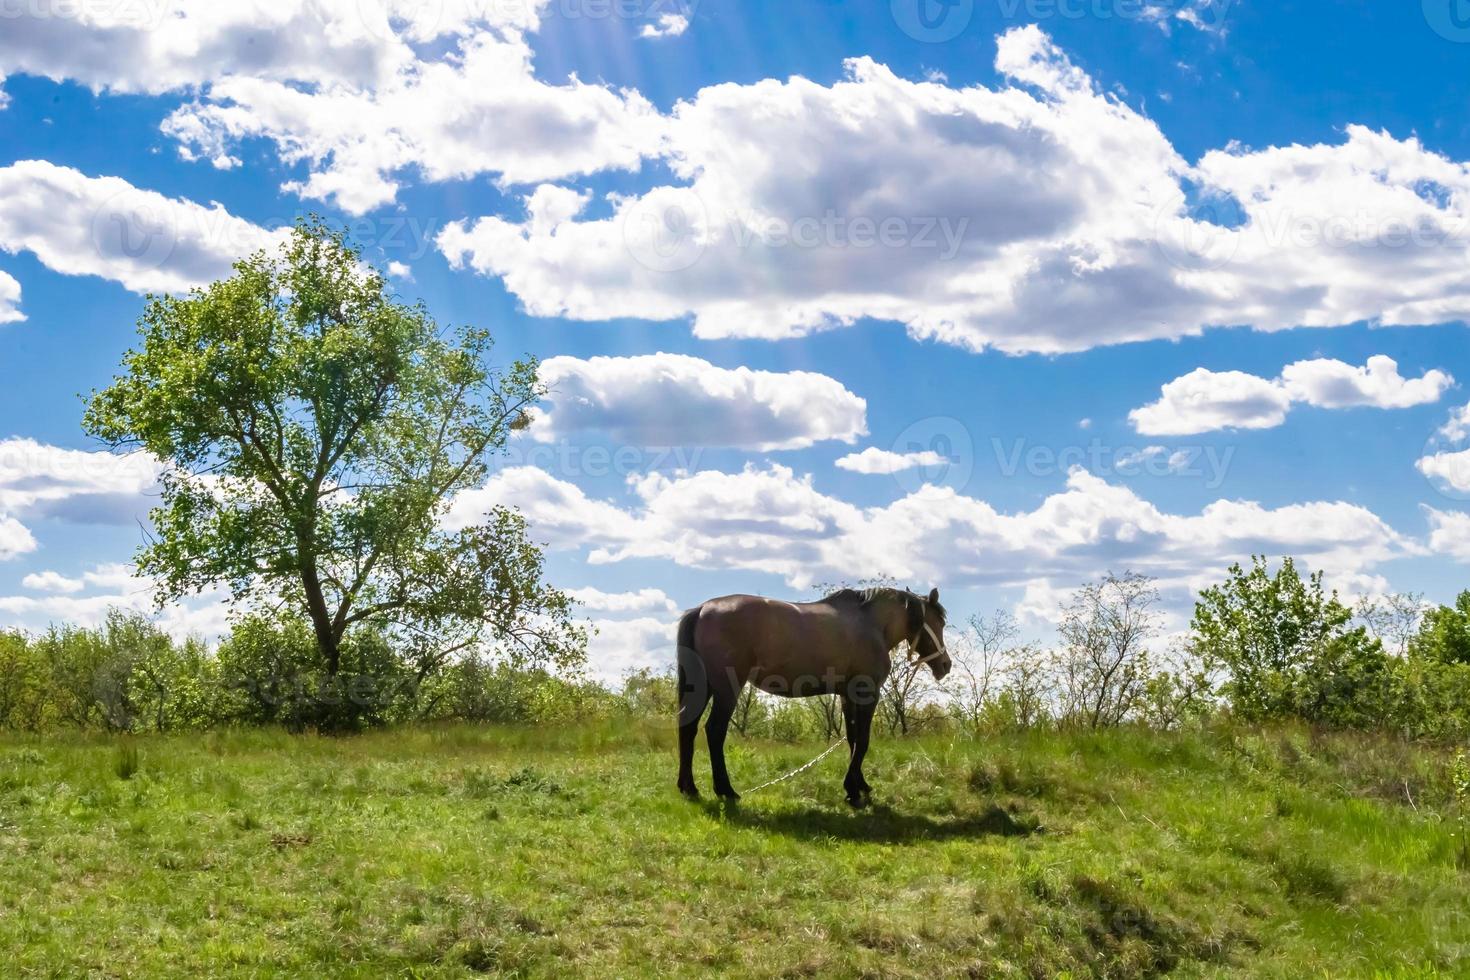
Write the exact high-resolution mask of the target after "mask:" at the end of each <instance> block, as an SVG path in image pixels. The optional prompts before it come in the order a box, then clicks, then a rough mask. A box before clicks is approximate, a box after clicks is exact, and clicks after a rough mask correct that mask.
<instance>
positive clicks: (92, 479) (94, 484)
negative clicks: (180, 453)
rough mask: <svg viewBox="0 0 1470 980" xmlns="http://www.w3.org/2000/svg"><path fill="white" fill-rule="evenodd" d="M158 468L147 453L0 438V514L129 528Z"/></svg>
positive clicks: (159, 468) (159, 469) (158, 472)
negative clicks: (91, 450) (96, 449)
mask: <svg viewBox="0 0 1470 980" xmlns="http://www.w3.org/2000/svg"><path fill="white" fill-rule="evenodd" d="M160 472H161V467H160V466H159V464H158V461H157V460H156V459H154V458H153V457H152V456H149V455H147V454H146V453H131V454H127V455H118V454H115V453H108V452H88V451H86V450H80V449H63V448H61V447H59V446H50V445H46V444H44V443H40V442H37V441H36V440H34V439H21V438H11V439H0V515H3V514H19V515H22V516H24V515H27V514H38V515H44V516H50V517H58V518H62V519H67V520H73V521H78V522H81V523H131V522H132V520H133V519H134V518H135V516H136V515H137V513H138V511H139V509H140V508H141V507H142V506H143V504H144V500H143V498H144V494H146V493H147V492H148V491H149V489H150V488H152V487H153V486H154V485H155V484H156V483H157V481H158V476H159V474H160Z"/></svg>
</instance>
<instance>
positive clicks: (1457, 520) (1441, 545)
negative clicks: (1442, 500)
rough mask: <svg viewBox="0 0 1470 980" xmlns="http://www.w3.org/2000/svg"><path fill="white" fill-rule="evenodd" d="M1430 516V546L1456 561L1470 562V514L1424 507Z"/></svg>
mask: <svg viewBox="0 0 1470 980" xmlns="http://www.w3.org/2000/svg"><path fill="white" fill-rule="evenodd" d="M1424 513H1425V516H1427V517H1428V518H1429V548H1430V550H1431V551H1433V552H1435V553H1436V554H1441V555H1448V556H1449V557H1451V558H1453V559H1454V560H1455V561H1459V562H1466V563H1470V514H1466V513H1464V512H1463V511H1445V510H1436V509H1434V508H1433V507H1425V508H1424Z"/></svg>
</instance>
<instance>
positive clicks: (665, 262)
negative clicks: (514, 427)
mask: <svg viewBox="0 0 1470 980" xmlns="http://www.w3.org/2000/svg"><path fill="white" fill-rule="evenodd" d="M996 68H997V70H998V71H999V72H1000V73H1001V74H1002V75H1003V76H1004V78H1005V79H1006V81H1005V82H1004V83H1003V84H1002V85H1000V86H999V87H997V88H994V89H992V88H986V87H981V86H976V87H971V88H953V87H950V86H948V85H946V84H943V83H942V81H939V80H928V81H909V80H906V79H903V78H900V77H898V76H896V75H895V74H894V73H893V72H892V71H890V70H889V69H888V68H886V67H884V66H882V65H880V64H877V63H876V62H874V61H872V60H870V59H866V58H858V59H853V60H852V61H850V62H849V63H848V65H847V75H846V77H845V78H844V79H843V80H841V81H839V82H837V83H835V84H833V85H830V86H823V85H818V84H816V83H814V82H811V81H808V80H806V79H803V78H799V77H797V78H792V79H790V80H788V81H785V82H780V81H774V80H766V81H761V82H757V83H754V84H749V85H741V84H722V85H716V86H712V87H709V88H706V89H703V90H701V91H700V92H699V93H698V94H697V95H696V96H694V97H693V98H691V99H689V100H687V101H684V102H681V103H679V104H678V105H677V106H676V107H675V109H674V110H673V112H672V114H671V118H670V119H669V121H668V128H667V140H666V143H665V144H664V147H665V149H664V152H665V154H666V157H667V159H668V162H669V165H670V167H671V169H672V171H673V173H674V174H675V176H676V177H677V178H679V180H680V181H682V182H681V183H676V184H670V185H667V186H659V187H654V188H652V189H650V190H648V191H646V192H644V193H642V194H639V195H636V196H624V195H613V196H611V197H609V199H608V204H609V208H608V209H604V210H603V211H602V213H600V214H597V215H595V216H587V217H583V214H584V213H585V212H583V211H581V210H568V211H563V212H561V213H559V214H558V215H557V216H556V219H555V220H536V219H535V217H534V216H530V217H527V218H526V219H525V220H523V221H516V220H508V219H507V218H505V217H501V216H491V217H484V218H480V219H479V220H475V221H465V222H461V223H459V224H457V225H453V226H450V227H449V228H448V229H446V231H445V232H444V233H443V234H442V235H441V237H440V241H439V244H440V247H441V249H442V250H443V251H444V253H445V254H446V256H447V257H448V258H449V259H450V261H451V262H453V263H454V264H456V265H463V266H467V267H470V268H473V269H475V270H477V271H480V272H482V273H485V274H487V275H494V276H498V277H501V278H502V279H503V280H504V281H505V283H506V285H507V286H508V288H509V289H510V290H511V291H512V292H514V293H515V294H516V295H517V296H518V297H519V298H520V299H521V301H522V302H523V303H524V305H525V306H526V308H527V309H528V310H529V311H530V312H532V313H533V314H536V315H543V316H567V317H572V318H576V319H585V320H600V319H607V318H613V317H643V318H649V319H657V320H666V319H674V318H681V317H692V319H693V327H694V331H695V333H696V334H697V335H699V336H702V337H711V338H714V337H766V338H779V337H790V336H795V335H800V334H804V333H809V332H811V331H814V330H820V329H828V328H832V327H838V326H843V325H846V324H850V323H853V322H855V321H857V320H858V319H861V318H868V317H871V318H877V319H882V320H890V321H896V322H899V323H901V324H904V325H905V326H906V327H907V329H908V330H909V332H910V333H911V334H913V335H914V336H916V337H920V338H935V339H939V340H943V341H947V342H950V343H954V344H959V345H961V346H964V347H968V348H971V349H982V348H985V347H989V346H994V347H998V348H1001V349H1004V350H1007V351H1043V352H1059V351H1075V350H1084V349H1088V348H1091V347H1095V346H1098V345H1102V344H1114V343H1122V342H1127V341H1136V340H1144V339H1151V338H1163V337H1167V338H1177V337H1180V336H1185V335H1190V334H1197V333H1199V332H1201V331H1202V330H1204V329H1206V328H1208V327H1212V326H1228V325H1250V326H1254V327H1256V328H1259V329H1266V330H1277V329H1286V328H1290V327H1296V326H1322V327H1325V326H1335V325H1341V324H1347V323H1352V322H1357V321H1361V320H1373V321H1377V322H1380V323H1384V324H1418V323H1432V322H1444V321H1447V320H1454V319H1463V318H1465V317H1466V316H1467V315H1470V274H1467V273H1466V271H1465V270H1466V268H1467V262H1466V259H1467V243H1470V238H1467V235H1466V234H1465V232H1466V228H1467V218H1470V171H1467V169H1466V167H1465V166H1464V165H1463V164H1461V163H1458V162H1454V161H1451V160H1449V159H1446V158H1445V157H1443V156H1440V155H1437V154H1435V153H1432V152H1430V151H1428V150H1426V149H1425V148H1424V147H1423V146H1422V145H1421V144H1420V143H1419V142H1418V141H1417V140H1415V139H1407V140H1399V139H1395V138H1393V137H1392V136H1389V135H1388V134H1385V133H1377V132H1373V131H1370V130H1368V129H1365V128H1363V127H1360V126H1349V127H1347V129H1346V138H1345V140H1344V141H1343V142H1341V143H1338V144H1333V145H1328V144H1318V145H1313V146H1292V147H1288V148H1267V149H1264V150H1260V151H1248V150H1244V149H1241V148H1239V147H1236V146H1234V145H1232V146H1231V147H1230V148H1228V149H1226V150H1216V151H1211V152H1209V153H1206V154H1205V155H1204V156H1203V157H1202V158H1201V159H1200V160H1199V161H1198V163H1196V164H1190V163H1189V162H1188V161H1186V160H1185V159H1184V158H1182V157H1181V156H1180V155H1179V153H1178V152H1177V151H1176V150H1175V149H1174V147H1173V145H1172V144H1171V143H1170V142H1169V140H1168V139H1167V138H1165V136H1164V135H1163V134H1162V133H1161V132H1160V130H1159V129H1158V127H1157V126H1156V125H1155V124H1154V123H1153V121H1152V120H1150V119H1148V118H1147V117H1145V116H1143V115H1141V114H1140V113H1138V112H1136V111H1134V110H1133V109H1131V108H1129V107H1128V106H1126V105H1124V104H1122V103H1121V102H1119V101H1118V100H1116V99H1114V98H1112V97H1110V96H1109V95H1107V94H1105V93H1103V92H1102V91H1100V90H1099V87H1098V86H1097V85H1095V84H1094V83H1093V81H1092V79H1091V78H1089V76H1088V75H1087V74H1086V73H1085V72H1083V71H1082V70H1081V69H1080V68H1078V67H1077V66H1076V65H1074V64H1073V63H1072V62H1071V61H1070V60H1069V59H1068V58H1067V56H1066V55H1065V54H1064V53H1063V52H1062V51H1061V50H1060V49H1059V48H1057V47H1056V45H1054V44H1053V43H1052V42H1051V40H1050V39H1049V38H1048V37H1047V36H1046V35H1045V34H1044V33H1042V32H1041V31H1040V30H1038V29H1037V28H1035V27H1026V28H1020V29H1016V30H1012V31H1009V32H1007V33H1006V34H1004V35H1002V36H1001V37H1000V39H999V42H998V50H997V57H996ZM1060 173H1065V174H1067V175H1068V179H1067V180H1065V181H1061V180H1057V179H1056V177H1055V175H1056V174H1060ZM533 197H534V195H533ZM582 200H583V201H584V202H585V200H586V199H585V198H583V199H582ZM1343 201H1351V202H1352V210H1351V211H1350V212H1344V209H1343V206H1342V202H1343ZM1216 205H1226V206H1228V210H1229V211H1230V212H1232V213H1236V214H1238V215H1239V218H1240V220H1239V221H1228V222H1216V221H1214V220H1212V219H1211V209H1212V208H1214V207H1215V206H1216ZM609 211H610V213H608V212H609Z"/></svg>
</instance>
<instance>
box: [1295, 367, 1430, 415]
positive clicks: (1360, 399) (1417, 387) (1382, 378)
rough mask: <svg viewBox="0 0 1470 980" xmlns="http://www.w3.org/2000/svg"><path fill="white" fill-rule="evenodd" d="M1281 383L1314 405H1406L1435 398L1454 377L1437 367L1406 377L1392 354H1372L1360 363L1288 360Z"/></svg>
mask: <svg viewBox="0 0 1470 980" xmlns="http://www.w3.org/2000/svg"><path fill="white" fill-rule="evenodd" d="M1281 383H1282V385H1283V386H1284V387H1285V388H1286V390H1287V391H1288V392H1289V393H1290V394H1291V397H1292V399H1293V400H1295V401H1303V402H1306V403H1307V404H1308V405H1315V406H1317V407H1318V408H1355V407H1359V406H1366V407H1371V408H1410V407H1412V406H1414V405H1426V404H1429V403H1431V402H1437V401H1439V399H1440V396H1441V395H1443V394H1444V393H1445V392H1446V391H1447V390H1449V388H1450V387H1451V386H1452V385H1454V383H1455V379H1454V378H1452V377H1450V375H1449V374H1447V373H1446V372H1444V371H1440V370H1431V371H1426V372H1425V373H1424V375H1423V376H1422V377H1419V378H1412V379H1406V378H1404V377H1402V376H1401V375H1400V374H1399V366H1398V363H1397V362H1395V361H1394V359H1393V358H1391V357H1387V356H1385V355H1383V354H1375V355H1374V356H1372V357H1370V358H1368V363H1367V364H1366V365H1364V366H1363V367H1354V366H1353V365H1351V364H1344V363H1343V362H1342V361H1337V360H1332V359H1330V358H1318V359H1316V360H1311V361H1298V362H1297V363H1295V364H1288V365H1287V366H1286V368H1285V369H1284V370H1282V372H1281Z"/></svg>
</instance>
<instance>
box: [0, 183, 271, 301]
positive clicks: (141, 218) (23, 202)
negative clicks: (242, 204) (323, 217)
mask: <svg viewBox="0 0 1470 980" xmlns="http://www.w3.org/2000/svg"><path fill="white" fill-rule="evenodd" d="M284 234H285V232H284V231H275V232H271V231H267V230H266V229H264V228H260V227H258V226H256V225H253V224H251V223H250V222H248V221H244V220H242V219H240V218H236V217H234V216H233V215H231V214H230V213H229V212H227V211H226V210H225V209H224V208H223V207H222V206H220V205H219V204H211V205H210V206H209V207H204V206H203V205H200V204H196V203H194V202H193V201H186V200H182V199H178V198H170V197H165V196H163V195H162V194H158V193H155V192H153V191H147V190H140V189H138V188H136V187H134V186H133V185H132V184H129V183H128V182H127V181H125V180H122V179H120V178H117V177H88V176H86V175H84V174H82V173H81V172H79V171H77V170H73V169H71V168H70V167H58V166H56V165H55V164H52V163H48V162H46V161H43V160H22V161H21V162H19V163H15V164H12V165H10V166H8V167H0V250H3V251H6V252H21V251H27V252H31V253H34V254H35V256H36V258H37V259H39V260H40V261H41V263H42V264H43V265H45V266H46V267H47V268H49V269H52V270H53V271H56V272H60V273H64V274H66V275H74V276H99V277H101V278H103V279H110V280H112V281H113V282H117V283H121V284H122V285H123V286H124V287H125V288H127V289H130V290H132V291H133V292H137V293H142V292H181V291H184V290H187V289H189V288H190V287H192V286H198V285H203V284H207V283H209V282H211V281H212V280H214V279H218V278H221V277H223V276H226V275H228V274H229V272H230V266H231V263H233V262H234V261H235V260H236V259H239V258H241V257H243V256H245V255H247V254H249V253H251V252H254V251H256V250H257V249H262V248H271V247H273V246H274V245H276V244H277V243H278V242H279V241H280V240H281V239H282V237H283V236H284ZM0 287H3V282H0Z"/></svg>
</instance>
